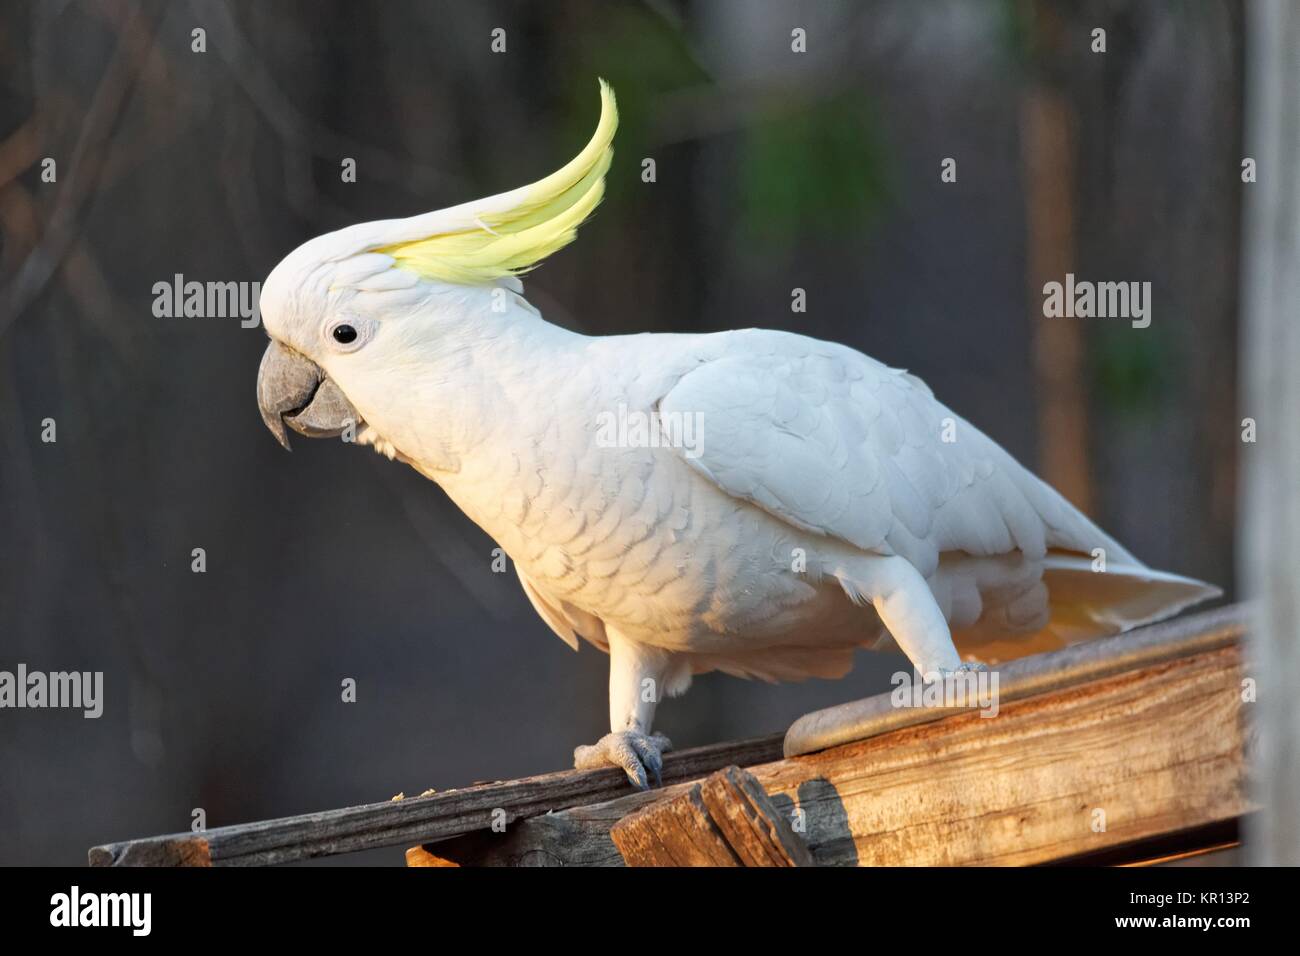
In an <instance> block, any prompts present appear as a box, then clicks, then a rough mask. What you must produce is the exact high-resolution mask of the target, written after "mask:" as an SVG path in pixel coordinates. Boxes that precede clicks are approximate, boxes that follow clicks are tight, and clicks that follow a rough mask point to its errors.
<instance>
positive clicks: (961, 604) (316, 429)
mask: <svg viewBox="0 0 1300 956" xmlns="http://www.w3.org/2000/svg"><path fill="white" fill-rule="evenodd" d="M600 95H601V114H600V121H599V123H598V125H597V127H596V132H595V135H594V136H593V137H592V139H591V141H590V142H589V143H588V144H587V146H586V148H585V149H583V150H582V152H581V153H579V154H578V155H577V157H575V158H574V159H573V160H572V161H571V162H570V163H568V164H567V165H566V166H564V167H563V168H562V169H560V170H559V171H557V172H555V173H553V174H551V175H550V176H547V177H546V178H545V179H542V180H541V181H539V182H537V183H534V184H533V185H531V186H525V187H523V188H521V189H515V190H513V191H511V192H506V193H502V194H500V195H496V196H491V197H489V198H486V199H479V200H475V201H473V202H468V203H465V204H463V205H460V206H455V207H453V208H451V209H444V210H439V211H437V212H431V213H427V214H425V215H421V216H415V217H413V218H410V219H396V220H387V221H383V222H370V223H363V224H360V225H355V226H351V227H349V228H346V229H341V230H339V231H337V232H332V233H329V234H328V235H324V236H320V237H318V238H316V239H312V240H311V241H309V242H307V243H305V244H303V245H302V246H300V247H298V248H297V249H295V250H294V251H293V252H292V253H291V254H290V255H289V256H288V257H286V258H285V259H284V260H283V261H282V262H281V263H280V264H279V265H277V266H276V268H275V269H274V271H273V272H272V273H271V275H270V276H269V277H268V278H267V280H266V282H265V284H264V285H263V289H262V298H261V312H262V317H263V321H264V323H265V326H266V330H267V332H268V333H269V334H270V336H271V342H270V344H269V346H268V348H267V350H266V354H265V356H264V357H263V360H262V365H261V368H260V370H259V374H258V383H257V391H258V404H259V406H260V408H261V411H262V416H263V419H264V420H265V422H266V424H267V427H269V428H270V429H271V431H272V432H273V433H274V434H275V435H276V437H277V438H278V439H279V440H280V442H281V443H282V444H284V445H285V447H288V439H287V434H286V431H285V426H286V425H287V426H288V427H289V428H292V429H293V430H295V431H297V432H300V433H301V434H304V435H309V436H318V437H319V436H336V435H339V434H340V433H342V432H343V431H344V429H346V428H348V427H353V428H355V430H356V440H357V442H358V443H360V444H368V445H372V446H374V448H375V449H376V450H378V451H379V452H381V453H383V454H384V455H386V456H387V457H389V458H390V459H396V460H399V461H402V462H405V463H407V464H409V465H410V466H411V467H413V468H415V469H416V470H417V471H419V472H420V473H421V474H423V475H424V476H426V477H427V478H429V479H430V480H432V481H435V482H437V483H438V484H439V485H441V486H442V488H443V490H444V491H445V492H446V493H447V494H448V495H449V496H450V497H451V499H452V500H453V501H454V502H455V503H456V504H457V505H458V506H459V507H460V508H461V510H462V511H464V512H465V514H466V515H468V516H469V517H470V519H472V520H473V521H474V522H475V523H477V524H478V525H479V526H480V527H481V528H483V529H484V530H485V531H486V532H487V533H488V534H489V535H490V536H491V537H492V538H494V539H495V540H496V541H497V542H498V543H499V544H500V546H501V547H502V548H503V549H504V551H505V552H506V553H507V554H508V555H509V556H510V557H511V559H512V560H513V562H514V564H515V566H516V568H517V570H518V574H519V579H520V582H521V583H522V584H523V588H524V592H525V593H526V594H527V595H528V599H529V600H530V601H531V602H532V605H533V607H534V608H536V609H537V613H538V614H539V615H541V617H542V619H543V620H544V621H546V623H547V624H548V625H549V626H550V627H551V629H552V630H553V631H554V632H555V633H556V634H558V635H559V636H560V637H561V638H562V639H563V640H564V641H565V642H567V643H568V644H569V645H570V646H571V647H573V648H574V649H575V650H576V649H577V648H578V646H579V642H580V641H582V640H585V641H587V642H588V643H590V644H593V645H595V646H596V647H598V648H600V649H601V650H602V651H605V652H606V653H608V654H609V659H610V676H609V726H610V733H609V734H608V735H606V736H605V737H603V738H602V739H601V740H599V741H598V742H597V743H595V744H594V745H591V746H585V747H578V748H577V750H576V751H575V763H576V765H577V766H579V767H594V766H601V765H605V764H614V765H617V766H619V767H622V768H623V769H624V770H625V771H626V772H627V775H628V777H629V778H630V779H631V780H632V782H633V783H634V784H636V785H638V786H641V787H645V786H647V771H648V773H649V775H650V776H653V777H655V778H657V777H658V776H659V771H660V769H661V767H662V754H663V752H664V751H665V750H667V749H668V747H669V742H668V741H667V740H666V739H665V738H664V737H663V736H661V735H658V734H655V733H654V732H653V728H652V720H653V718H654V714H655V707H656V704H657V703H658V702H659V701H660V700H661V699H662V698H663V696H664V695H665V694H666V695H669V696H672V695H676V694H680V693H682V692H683V691H684V690H685V689H686V687H687V685H689V684H690V681H691V676H692V675H693V674H699V673H703V672H706V671H712V670H720V671H724V672H726V673H728V674H733V675H736V676H738V677H758V678H762V679H764V680H769V681H778V680H797V679H800V678H805V677H812V676H815V677H826V678H830V677H840V676H843V675H844V674H845V673H846V672H847V671H848V670H849V668H850V666H851V664H852V658H853V654H854V652H855V650H856V649H857V648H860V647H879V646H882V644H886V643H888V646H893V644H896V645H897V647H899V648H901V649H902V651H903V652H904V653H905V654H906V655H907V656H908V658H910V659H911V661H912V663H913V665H914V666H915V667H916V669H917V670H918V671H919V672H920V673H922V674H926V675H933V674H940V675H942V674H947V673H949V672H954V671H957V670H960V669H963V668H969V667H972V666H979V665H978V664H976V663H974V662H978V661H993V660H1001V659H1006V658H1009V657H1015V656H1020V655H1023V654H1027V653H1032V652H1037V651H1040V650H1046V649H1051V648H1056V647H1060V646H1063V645H1064V644H1067V643H1069V642H1072V641H1076V640H1081V639H1084V638H1089V637H1095V636H1098V635H1104V634H1114V633H1117V632H1121V631H1124V630H1126V629H1128V628H1131V627H1135V626H1137V625H1140V624H1145V623H1148V622H1150V621H1154V620H1157V619H1159V618H1162V617H1166V616H1169V615H1171V614H1174V613H1176V612H1177V611H1179V610H1180V609H1182V608H1184V607H1186V606H1188V605H1190V604H1193V603H1195V602H1197V601H1200V600H1203V599H1206V598H1209V597H1212V596H1214V595H1216V594H1218V593H1219V592H1218V590H1217V589H1216V588H1213V587H1211V586H1209V585H1206V584H1202V583H1200V582H1198V581H1194V580H1190V579H1188V578H1184V577H1179V576H1177V575H1173V574H1168V573H1164V572H1160V571H1155V570H1152V569H1150V568H1148V567H1146V566H1144V565H1143V564H1142V563H1141V562H1140V561H1138V559H1137V558H1135V557H1134V556H1133V555H1131V554H1130V553H1129V552H1128V551H1127V550H1125V548H1124V547H1123V546H1122V545H1120V544H1119V543H1118V542H1116V541H1115V540H1114V539H1113V538H1111V537H1109V536H1108V535H1107V534H1105V533H1104V532H1103V531H1101V530H1100V529H1099V528H1098V527H1097V526H1096V525H1095V524H1093V523H1092V522H1091V521H1089V520H1088V519H1087V518H1086V517H1084V515H1083V514H1081V513H1080V512H1079V511H1077V510H1076V509H1075V508H1073V507H1072V506H1071V505H1070V504H1069V503H1068V502H1067V501H1065V499H1064V498H1062V497H1061V496H1060V495H1059V494H1058V493H1057V492H1056V491H1054V490H1053V489H1052V488H1050V487H1049V486H1047V485H1046V484H1044V483H1043V482H1042V481H1040V480H1039V479H1038V478H1036V477H1035V476H1034V475H1032V474H1030V473H1029V472H1028V471H1027V470H1026V469H1025V468H1023V467H1021V465H1019V464H1018V463H1017V462H1016V461H1015V460H1013V459H1012V457H1011V456H1010V455H1008V454H1007V453H1006V452H1005V451H1003V450H1002V448H1000V447H999V446H998V445H997V444H996V443H994V442H993V441H991V440H990V439H989V438H987V437H986V436H985V435H984V434H983V433H981V432H980V431H979V430H978V429H976V428H975V427H974V426H972V425H970V424H968V423H967V422H965V421H963V420H962V419H961V418H960V417H959V416H957V415H956V414H955V413H953V412H952V411H950V410H949V409H948V408H947V407H945V406H944V405H943V404H942V403H940V402H939V401H938V400H937V399H935V397H934V395H933V394H932V393H931V392H930V389H929V388H927V387H926V386H925V384H924V383H922V382H921V381H920V380H919V379H917V378H916V377H915V376H912V375H909V374H907V373H906V372H903V371H900V370H897V369H892V368H889V367H887V366H885V365H882V364H881V363H879V362H877V361H875V360H873V359H870V358H868V357H867V356H865V355H863V354H861V353H859V352H856V351H854V350H853V349H850V348H847V347H845V346H842V345H836V344H834V343H830V342H820V341H817V340H814V339H810V338H806V337H804V336H802V335H795V334H791V333H788V332H773V331H762V330H758V329H744V330H741V331H735V332H721V333H716V334H708V335H666V334H655V335H651V334H646V335H620V336H606V337H588V336H585V335H579V334H577V333H574V332H570V331H568V330H566V329H562V328H559V327H557V326H555V325H551V324H549V323H547V322H546V321H545V320H544V319H543V318H542V316H541V314H540V313H539V312H538V310H537V309H536V308H534V307H533V306H532V305H530V304H529V302H528V301H527V299H525V298H524V295H523V286H522V283H521V282H520V279H519V276H520V274H522V273H523V272H525V271H527V270H528V269H530V268H531V267H533V266H535V265H536V264H537V263H538V262H540V261H541V260H542V259H543V258H545V257H546V256H548V255H550V254H551V253H553V252H555V251H557V250H559V249H561V248H562V247H563V246H565V245H567V244H568V243H569V242H571V241H572V240H573V239H574V236H575V232H576V229H577V227H578V225H579V224H580V223H581V222H582V221H583V220H584V219H586V218H587V216H588V215H590V213H591V212H592V210H593V209H594V208H595V207H596V205H597V203H598V202H599V201H600V199H601V195H602V193H603V189H604V176H605V173H606V171H607V170H608V169H609V165H610V159H611V156H612V148H611V143H612V141H613V137H614V130H615V127H616V126H617V112H616V108H615V104H614V95H613V93H612V92H611V90H610V89H609V87H608V86H607V85H606V84H605V83H604V82H603V81H602V82H601V84H600ZM1103 568H1104V570H1103ZM891 640H892V643H889V642H891Z"/></svg>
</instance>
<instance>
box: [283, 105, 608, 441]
mask: <svg viewBox="0 0 1300 956" xmlns="http://www.w3.org/2000/svg"><path fill="white" fill-rule="evenodd" d="M600 96H601V112H600V122H599V123H598V124H597V126H596V132H595V134H594V135H593V136H592V138H591V141H590V142H588V143H587V145H586V147H585V148H584V149H583V150H582V152H581V153H579V154H578V155H577V156H576V157H574V159H573V160H571V161H570V162H569V163H568V164H566V165H565V166H564V167H563V168H562V169H560V170H557V171H556V172H554V173H552V174H551V175H550V176H547V177H546V178H545V179H542V180H540V181H538V182H536V183H533V184H532V185H530V186H524V187H521V188H519V189H514V190H511V191H510V192H506V193H500V194H499V195H496V196H489V197H487V198H485V199H478V200H474V201H473V202H468V203H464V204H462V205H459V206H454V207H452V208H450V209H442V210H438V211H437V212H431V213H426V214H425V215H422V216H415V217H412V218H410V219H389V220H382V221H379V222H367V223H361V224H358V225H355V226H349V227H348V228H346V229H340V230H338V231H337V232H332V233H328V234H327V235H324V236H318V237H317V238H315V239H312V240H310V241H308V242H306V243H303V244H302V245H301V246H299V247H298V248H297V249H295V250H294V251H293V252H291V253H290V254H289V255H288V256H286V257H285V258H284V260H283V261H281V262H280V264H279V265H277V266H276V267H275V269H273V270H272V271H271V274H270V275H269V276H268V277H267V279H266V281H265V282H264V283H263V284H262V298H261V314H262V321H263V324H264V326H265V327H266V331H267V333H268V334H269V335H270V336H271V343H270V345H268V346H267V350H266V353H265V354H264V355H263V357H262V364H261V367H260V369H259V370H258V379H257V400H258V406H259V408H260V409H261V412H262V419H263V421H265V422H266V426H267V428H269V429H270V430H271V432H272V434H274V435H275V436H276V438H277V439H278V440H279V441H280V443H281V444H282V445H284V447H285V448H288V447H289V441H288V433H287V432H286V430H285V426H286V425H288V427H289V428H292V429H293V430H294V431H297V432H299V433H301V434H303V435H308V436H312V437H324V436H333V435H338V434H339V433H340V432H342V431H343V429H344V428H345V427H347V425H349V424H352V425H360V424H361V422H362V419H361V416H360V415H359V414H358V413H357V410H356V408H355V406H354V403H353V402H352V401H350V400H349V399H348V394H347V392H348V384H349V382H360V381H363V380H365V381H371V382H373V381H375V380H376V379H377V378H378V379H382V373H383V371H384V370H385V369H386V368H390V367H392V365H393V363H409V362H411V361H419V360H420V358H421V356H430V357H432V356H433V355H436V354H438V353H439V352H445V351H446V350H447V349H449V348H455V347H457V346H458V344H459V343H460V342H463V340H464V337H465V336H469V335H472V334H473V330H474V319H475V318H476V317H479V318H481V317H482V316H484V315H486V314H488V312H489V310H491V309H492V306H493V303H494V297H496V298H497V299H499V298H500V297H501V296H503V295H504V296H506V297H508V298H509V299H511V300H514V304H516V305H522V306H524V307H527V304H526V303H524V302H523V300H522V298H521V294H522V292H523V285H522V283H521V282H520V281H519V278H518V277H519V276H520V275H522V274H523V273H525V272H527V271H529V270H530V269H532V268H533V267H534V266H536V265H537V264H538V263H540V262H541V261H542V260H543V259H544V258H546V257H547V256H549V255H550V254H551V253H553V252H556V251H558V250H559V249H562V248H564V246H566V245H568V244H569V243H570V242H572V241H573V239H574V238H575V236H576V234H577V228H578V226H579V225H580V224H581V223H582V222H583V220H585V219H586V218H587V217H588V216H589V215H590V214H591V212H592V210H594V209H595V207H596V205H597V204H598V203H599V202H600V200H601V197H602V196H603V195H604V181H605V180H604V177H605V172H606V170H608V169H609V164H610V160H611V159H612V157H613V149H612V146H611V144H612V142H613V138H614V131H615V129H616V128H617V126H618V111H617V107H616V106H615V102H614V94H613V91H612V90H610V88H609V86H608V85H607V84H606V83H605V81H604V80H601V81H600ZM498 290H501V291H498ZM376 373H379V374H378V375H377V374H376Z"/></svg>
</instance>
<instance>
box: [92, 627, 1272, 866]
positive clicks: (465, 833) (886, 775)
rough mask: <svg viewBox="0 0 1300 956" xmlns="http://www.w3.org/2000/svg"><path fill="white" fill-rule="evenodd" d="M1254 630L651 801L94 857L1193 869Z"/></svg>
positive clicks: (511, 808)
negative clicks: (1169, 861)
mask: <svg viewBox="0 0 1300 956" xmlns="http://www.w3.org/2000/svg"><path fill="white" fill-rule="evenodd" d="M1245 621H1246V612H1245V610H1244V609H1243V608H1241V607H1228V608H1221V609H1218V610H1215V611H1210V612H1206V613H1204V614H1199V615H1193V616H1188V617H1185V618H1181V619H1179V620H1176V621H1173V622H1167V623H1165V624H1161V625H1156V626H1154V627H1151V628H1144V629H1142V630H1139V631H1134V632H1132V633H1130V634H1127V635H1123V636H1121V637H1118V638H1111V639H1108V640H1105V641H1097V642H1093V643H1091V644H1087V645H1077V646H1076V647H1074V648H1068V649H1066V650H1065V651H1060V652H1055V653H1053V654H1045V655H1038V656H1036V657H1033V658H1026V659H1024V660H1022V661H1017V662H1013V663H1011V664H1009V665H1006V666H1004V667H1002V668H1000V669H999V683H1000V688H999V690H1000V693H999V700H998V713H997V716H996V717H985V716H981V715H980V712H979V711H976V710H970V709H938V708H899V707H897V706H892V705H891V702H890V698H889V695H881V696H880V697H876V698H870V699H868V700H867V701H859V702H854V703H852V704H847V705H844V706H843V707H840V708H831V709H830V710H828V711H822V712H819V713H818V714H814V715H809V716H808V717H806V718H803V719H801V720H800V721H798V722H796V724H795V725H794V726H793V727H792V728H791V730H790V734H789V735H788V736H787V737H786V738H784V739H783V738H781V737H771V738H763V739H759V740H752V741H744V742H741V743H732V744H720V745H716V746H713V747H704V748H697V749H694V750H688V751H683V752H681V753H677V754H669V755H668V757H667V759H666V766H665V773H664V779H665V786H664V787H663V788H662V789H657V790H653V791H650V792H648V793H638V792H635V791H631V790H630V787H629V786H628V784H627V783H626V781H625V780H624V778H623V776H622V772H621V771H616V770H612V769H611V770H599V771H565V772H562V773H556V774H546V775H542V776H538V777H532V778H526V779H523V780H515V781H507V782H502V783H494V784H487V785H483V786H478V787H470V788H466V789H464V790H453V791H448V792H446V793H439V794H435V795H433V796H430V797H423V798H412V799H407V800H403V801H401V802H398V803H384V804H376V805H371V806H366V807H353V808H348V809H345V810H332V811H325V812H323V813H319V814H310V815H306V816H301V817H293V818H288V819H284V820H273V821H266V822H263V823H255V824H248V825H242V826H234V827H222V828H218V829H214V830H210V831H208V832H207V833H206V834H203V835H202V836H201V837H200V836H196V835H191V834H179V835H173V836H170V837H157V838H152V839H146V840H136V841H128V842H125V843H117V844H109V845H106V846H102V847H96V848H94V849H92V850H91V852H90V860H91V863H92V864H94V865H131V864H136V865H194V864H198V865H205V864H215V865H230V864H235V865H239V864H264V863H280V862H288V861H290V860H299V859H304V858H307V857H313V856H320V855H325V854H330V853H343V852H349V851H352V850H360V849H369V848H373V847H379V846H406V847H411V849H410V850H409V851H408V854H407V860H408V863H409V864H411V865H417V866H449V865H450V866H456V865H506V866H546V865H569V866H572V865H587V866H592V865H595V866H620V865H625V864H626V863H632V864H636V865H656V864H672V863H674V862H675V863H678V864H680V863H690V862H710V863H721V864H728V863H730V864H731V865H737V864H740V865H757V864H758V863H760V862H763V861H767V864H768V865H777V864H782V865H810V864H817V865H835V866H853V865H857V866H869V865H871V866H879V865H917V864H944V865H949V864H962V865H966V864H1010V865H1021V864H1035V863H1049V862H1058V861H1062V860H1073V859H1080V860H1085V861H1086V860H1088V859H1090V858H1091V859H1092V860H1095V861H1098V862H1103V861H1104V862H1111V863H1114V862H1134V861H1140V860H1142V859H1146V858H1151V857H1161V858H1173V857H1180V856H1183V855H1185V854H1187V853H1191V852H1196V851H1198V850H1200V849H1209V848H1211V847H1218V848H1222V847H1223V846H1226V845H1230V844H1231V843H1232V842H1234V840H1235V832H1236V829H1235V828H1236V824H1237V821H1239V820H1240V819H1241V818H1242V817H1243V816H1244V815H1245V814H1247V813H1248V812H1249V811H1250V810H1251V806H1250V803H1249V800H1248V798H1247V795H1246V750H1247V746H1246V744H1247V738H1248V733H1247V730H1246V717H1247V715H1248V709H1249V707H1250V706H1251V705H1250V704H1249V703H1247V702H1245V701H1243V683H1242V681H1243V676H1244V675H1243V662H1242V646H1241V645H1242V637H1243V634H1244V630H1245ZM786 753H790V754H791V756H786ZM729 767H733V768H737V769H735V770H732V771H728V772H727V773H726V774H723V775H722V776H715V777H713V778H712V779H711V780H710V779H706V778H709V777H710V775H711V774H715V773H716V772H717V771H722V770H724V769H726V768H729ZM738 768H744V770H745V771H746V772H745V773H744V774H741V773H740V771H739V769H738ZM750 781H752V784H751V783H750ZM764 796H765V797H766V799H763V798H764ZM494 810H497V811H499V812H498V813H497V814H496V819H498V820H500V819H504V820H505V827H504V831H503V832H498V831H499V830H501V828H500V827H498V829H497V830H494V829H493V827H492V823H493V820H494V816H493V811H494ZM503 814H504V816H503ZM413 845H415V846H413ZM620 851H621V852H620ZM692 854H695V855H692ZM1144 854H1145V856H1144Z"/></svg>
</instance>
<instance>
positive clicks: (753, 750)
mask: <svg viewBox="0 0 1300 956" xmlns="http://www.w3.org/2000/svg"><path fill="white" fill-rule="evenodd" d="M781 739H782V738H781V736H780V735H773V736H770V737H762V738H757V739H754V740H746V741H740V742H733V743H723V744H713V745H710V746H707V747H696V748H693V749H690V750H683V751H680V752H677V753H669V754H667V755H666V756H665V758H664V770H663V778H664V781H665V783H669V782H673V781H682V780H694V779H696V778H698V777H702V776H704V775H706V774H708V773H711V772H712V771H714V770H718V769H721V768H722V767H726V766H728V765H731V764H736V765H739V766H749V765H751V764H755V763H761V762H764V761H769V760H773V759H775V758H777V757H779V756H780V754H781ZM629 792H635V791H633V790H632V787H631V785H630V784H629V783H628V781H627V777H626V776H625V775H624V773H623V771H622V770H618V769H615V768H609V769H602V770H566V771H562V772H559V773H548V774H541V775H538V776H535V777H524V778H521V779H519V780H507V781H500V782H496V783H489V784H483V785H479V786H473V787H466V788H464V789H460V790H447V791H444V792H441V793H436V794H432V795H430V796H427V797H411V798H408V799H406V800H401V801H397V802H391V801H385V802H384V803H375V804H367V805H365V806H359V807H347V808H345V809H341V810H326V811H322V812H320V813H309V814H304V815H301V816H295V817H284V818H281V819H276V820H265V821H261V822H257V823H246V824H237V825H234V826H226V827H216V828H213V829H210V830H207V831H205V832H204V833H203V834H202V835H201V840H198V838H196V837H195V835H194V834H190V833H181V834H169V835H166V836H159V837H149V838H146V839H143V840H128V841H125V842H122V843H111V844H106V845H104V846H98V847H94V848H92V849H91V851H90V864H91V865H92V866H187V865H194V864H196V863H198V862H199V861H200V856H199V855H198V854H196V851H195V843H196V840H198V842H203V843H205V845H206V850H207V855H206V857H205V859H206V861H207V862H209V863H211V864H212V865H216V866H244V865H265V864H273V863H288V862H292V861H294V860H303V859H308V858H310V857H316V856H327V855H329V854H334V853H349V852H353V851H356V850H369V849H375V848H377V847H386V846H410V845H411V844H415V843H422V842H429V841H432V840H437V839H441V838H446V837H453V836H457V835H461V834H466V833H472V832H474V831H477V830H484V829H485V828H486V829H487V830H488V831H489V835H491V833H490V828H491V826H492V824H493V821H494V820H504V821H505V823H506V824H507V825H510V824H513V823H516V822H517V821H520V820H523V819H527V818H529V817H532V816H537V815H540V814H546V813H550V812H551V811H554V810H562V809H566V808H571V807H579V806H583V805H585V804H591V803H601V802H605V801H608V800H611V799H613V798H615V797H619V796H623V795H626V794H628V793H629ZM498 811H500V812H499V813H498Z"/></svg>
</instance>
